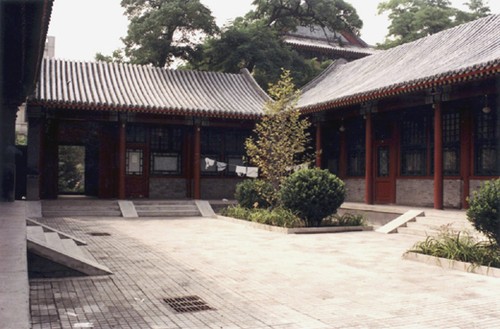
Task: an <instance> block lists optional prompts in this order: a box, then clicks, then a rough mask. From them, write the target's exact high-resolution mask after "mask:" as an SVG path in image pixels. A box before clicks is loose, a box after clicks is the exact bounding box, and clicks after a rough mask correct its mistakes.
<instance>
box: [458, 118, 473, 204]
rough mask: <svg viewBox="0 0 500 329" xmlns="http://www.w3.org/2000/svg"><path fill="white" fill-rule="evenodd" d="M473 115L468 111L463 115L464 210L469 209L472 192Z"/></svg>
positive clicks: (461, 159) (461, 172) (462, 174)
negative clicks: (470, 193) (470, 192)
mask: <svg viewBox="0 0 500 329" xmlns="http://www.w3.org/2000/svg"><path fill="white" fill-rule="evenodd" d="M471 114H472V113H471V112H470V111H469V110H467V111H464V112H463V114H462V118H461V121H462V127H461V138H460V139H461V143H460V176H462V181H463V182H464V184H463V191H462V208H464V209H465V208H469V203H468V202H467V198H468V197H469V191H470V175H471V157H472V115H471Z"/></svg>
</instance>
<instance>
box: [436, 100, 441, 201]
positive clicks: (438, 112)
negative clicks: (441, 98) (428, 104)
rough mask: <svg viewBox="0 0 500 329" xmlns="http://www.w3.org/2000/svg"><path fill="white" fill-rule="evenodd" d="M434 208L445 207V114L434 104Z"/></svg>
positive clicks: (439, 105)
mask: <svg viewBox="0 0 500 329" xmlns="http://www.w3.org/2000/svg"><path fill="white" fill-rule="evenodd" d="M434 208H435V209H443V114H442V109H441V103H440V102H437V103H435V104H434Z"/></svg>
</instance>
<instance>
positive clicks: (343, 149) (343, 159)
mask: <svg viewBox="0 0 500 329" xmlns="http://www.w3.org/2000/svg"><path fill="white" fill-rule="evenodd" d="M339 176H340V177H341V178H344V177H346V176H347V142H346V133H345V128H343V129H342V130H340V160H339Z"/></svg>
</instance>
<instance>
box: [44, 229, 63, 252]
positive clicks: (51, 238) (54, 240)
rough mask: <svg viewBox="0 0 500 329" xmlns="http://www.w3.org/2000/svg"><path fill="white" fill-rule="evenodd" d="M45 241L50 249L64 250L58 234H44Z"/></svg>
mask: <svg viewBox="0 0 500 329" xmlns="http://www.w3.org/2000/svg"><path fill="white" fill-rule="evenodd" d="M45 240H46V241H47V245H48V246H49V247H50V248H53V249H56V250H64V245H63V244H62V241H61V238H59V234H57V233H56V232H45Z"/></svg>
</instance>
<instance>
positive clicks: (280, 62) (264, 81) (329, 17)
mask: <svg viewBox="0 0 500 329" xmlns="http://www.w3.org/2000/svg"><path fill="white" fill-rule="evenodd" d="M253 5H254V7H255V9H254V10H252V11H250V12H249V13H247V14H246V15H245V17H240V18H238V19H236V20H235V21H234V22H233V24H231V25H229V26H227V27H226V28H225V29H224V31H222V33H221V34H220V35H216V36H214V37H212V38H209V39H207V40H206V41H205V43H204V44H203V46H201V47H199V48H198V52H197V53H196V55H195V56H193V57H192V58H191V59H190V60H189V65H188V66H187V67H188V68H192V69H197V70H209V71H222V72H238V71H239V70H241V69H242V68H247V69H248V70H249V71H250V72H251V73H252V74H253V76H254V77H255V79H256V80H257V82H258V83H259V84H260V85H261V87H263V88H264V89H267V88H268V86H269V85H270V84H274V83H276V82H277V81H278V80H279V78H280V74H281V68H285V69H288V70H290V71H291V72H292V76H293V78H294V81H295V83H296V84H297V85H298V86H302V85H304V84H306V83H307V82H309V81H310V80H311V79H312V78H314V77H315V76H317V75H318V74H319V73H320V72H321V71H322V70H323V69H324V68H326V67H327V66H328V65H329V64H330V63H331V60H325V61H320V60H318V59H317V58H308V57H304V56H302V55H300V54H299V53H298V52H297V51H295V50H293V49H292V48H291V47H290V46H288V45H286V44H285V43H284V42H283V41H282V38H281V37H282V36H283V34H285V33H287V32H290V31H293V30H294V29H295V28H297V26H308V27H310V28H316V29H317V28H319V29H323V30H325V32H326V30H330V31H339V30H342V31H343V30H349V31H352V32H354V33H359V29H360V28H361V27H362V25H363V23H362V21H361V20H360V18H359V16H358V14H357V12H356V10H355V9H354V7H352V6H351V5H350V4H348V3H347V2H345V1H343V0H302V1H301V0H254V2H253Z"/></svg>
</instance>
